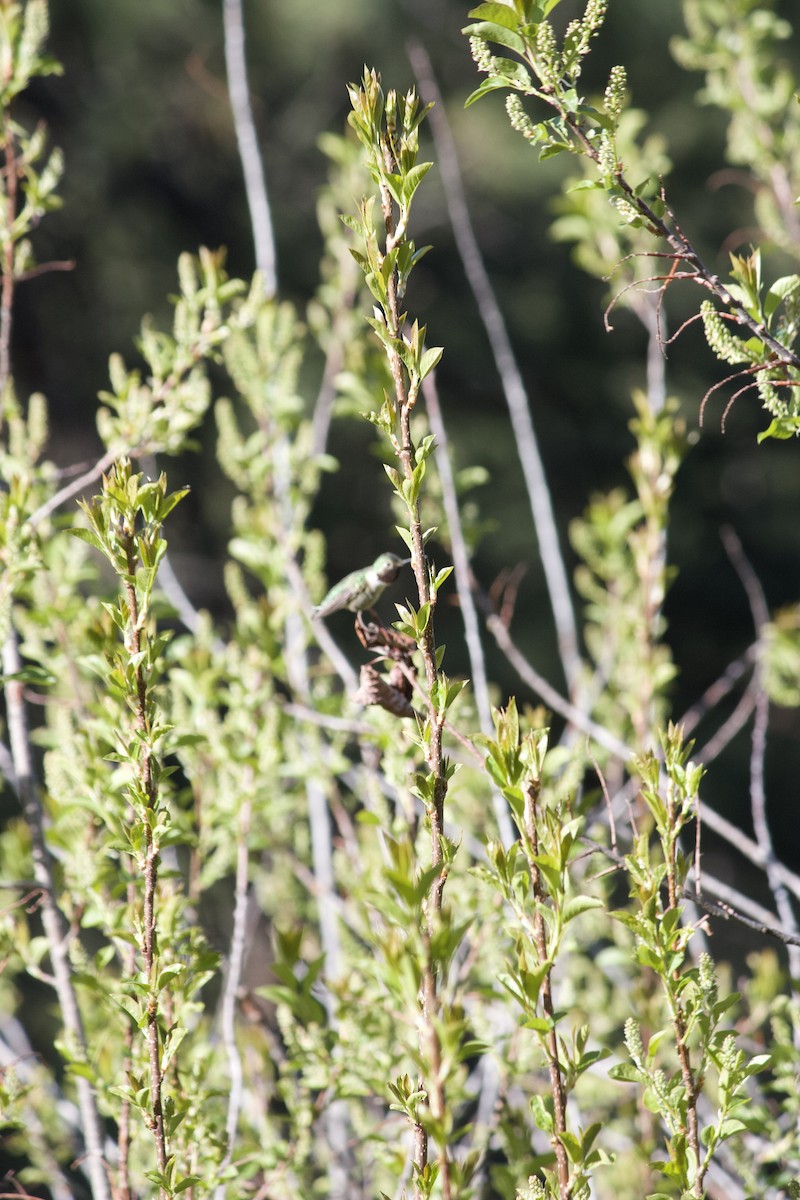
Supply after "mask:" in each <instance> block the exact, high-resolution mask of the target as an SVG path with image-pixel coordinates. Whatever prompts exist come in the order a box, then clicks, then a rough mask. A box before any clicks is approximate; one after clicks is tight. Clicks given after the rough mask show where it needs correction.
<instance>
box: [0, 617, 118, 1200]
mask: <svg viewBox="0 0 800 1200" xmlns="http://www.w3.org/2000/svg"><path fill="white" fill-rule="evenodd" d="M21 669H22V662H21V659H20V655H19V649H18V647H17V639H16V635H15V634H14V633H13V632H12V633H10V634H9V635H8V637H7V639H6V642H5V645H4V647H3V673H4V675H6V676H7V677H11V678H7V680H6V683H5V698H6V721H7V724H8V735H9V743H10V746H11V756H12V760H13V765H14V776H15V778H16V781H17V795H18V797H19V801H20V804H21V806H22V812H23V816H24V817H25V820H26V822H27V824H28V828H29V829H30V834H31V853H32V858H33V874H34V878H35V880H36V883H37V885H38V886H39V887H40V888H41V889H42V900H41V918H42V925H43V927H44V932H45V936H46V938H47V944H48V949H49V952H50V962H51V965H52V972H53V986H54V987H55V990H56V994H57V995H58V1003H59V1009H60V1011H61V1017H62V1020H63V1022H64V1032H65V1035H66V1037H67V1038H68V1040H69V1044H70V1047H71V1051H72V1054H73V1056H74V1057H76V1058H77V1059H78V1060H80V1059H81V1058H83V1059H84V1061H86V1060H87V1057H88V1056H87V1046H86V1035H85V1032H84V1027H83V1018H82V1016H81V1012H80V1008H79V1007H78V997H77V995H76V992H75V987H74V985H73V981H72V968H71V964H70V957H69V934H68V930H67V927H66V923H65V921H64V918H63V916H62V914H61V911H60V910H59V908H58V905H57V904H56V900H55V888H54V884H53V862H52V857H51V855H50V851H49V849H48V847H47V843H46V841H45V830H44V813H43V811H42V807H41V804H40V802H39V795H38V789H37V786H36V779H35V775H34V767H33V755H32V753H31V743H30V737H29V733H28V720H27V715H26V712H25V700H24V695H23V684H22V683H21V682H20V680H19V679H15V678H13V676H15V675H18V674H19V672H20V671H21ZM75 1089H76V1092H77V1096H78V1107H79V1110H80V1114H81V1129H82V1132H83V1137H84V1140H85V1145H86V1153H85V1156H84V1162H85V1168H86V1174H87V1177H88V1179H89V1183H90V1186H91V1189H92V1197H93V1200H111V1189H110V1187H109V1182H108V1178H107V1175H106V1169H105V1158H104V1154H103V1126H102V1122H101V1120H100V1113H99V1111H98V1108H97V1102H96V1099H95V1094H94V1089H93V1087H92V1084H91V1082H90V1081H89V1080H88V1079H87V1078H86V1077H85V1076H83V1075H81V1074H80V1073H76V1074H75Z"/></svg>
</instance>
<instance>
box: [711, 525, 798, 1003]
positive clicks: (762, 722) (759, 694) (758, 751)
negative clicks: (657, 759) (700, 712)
mask: <svg viewBox="0 0 800 1200" xmlns="http://www.w3.org/2000/svg"><path fill="white" fill-rule="evenodd" d="M721 536H722V542H723V545H724V546H725V549H726V551H727V554H728V558H729V559H730V560H731V563H732V564H733V568H734V570H735V571H736V574H737V575H738V576H739V579H740V580H741V583H742V587H743V588H744V590H745V592H746V594H747V599H748V601H749V603H750V612H751V614H752V618H753V624H754V626H755V631H756V637H757V638H758V639H759V641H760V640H761V639H762V638H763V636H764V629H765V628H766V626H767V624H768V623H769V609H768V607H767V601H766V597H765V596H764V591H763V589H762V587H761V584H760V582H759V580H758V576H757V575H756V573H755V571H754V570H753V567H752V565H751V563H750V562H749V560H748V558H747V556H746V555H745V553H744V550H743V548H742V544H741V542H740V541H739V538H738V537H737V536H736V534H735V533H734V531H733V530H732V529H731V528H729V527H727V526H726V527H725V528H723V529H722V530H721ZM754 682H755V684H756V697H755V719H754V722H753V739H752V749H751V753H750V811H751V813H752V817H753V829H754V830H755V835H756V841H757V842H758V845H759V847H760V848H761V852H762V854H763V856H764V869H765V871H766V874H767V882H768V883H769V887H770V891H771V892H772V895H773V896H774V898H775V907H776V908H777V910H778V913H779V914H780V918H781V924H782V925H783V926H784V928H786V929H791V930H792V932H793V933H796V932H797V921H796V919H795V915H794V910H793V908H792V903H791V900H790V899H789V895H788V892H787V891H786V888H785V887H784V886H783V883H782V882H781V880H780V879H778V878H777V876H776V874H775V864H776V862H777V859H776V857H775V848H774V846H773V843H772V834H771V833H770V828H769V821H768V819H767V797H766V789H765V786H764V757H765V753H766V744H767V726H768V723H769V696H768V695H767V693H766V691H765V689H764V668H763V662H762V658H761V655H760V654H759V653H757V654H756V665H755V672H754ZM789 967H790V970H791V973H792V976H793V978H795V979H797V978H798V976H800V952H799V951H798V949H797V948H796V947H790V948H789Z"/></svg>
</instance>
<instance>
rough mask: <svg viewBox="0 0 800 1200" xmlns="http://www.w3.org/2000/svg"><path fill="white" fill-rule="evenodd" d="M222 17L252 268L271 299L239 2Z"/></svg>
mask: <svg viewBox="0 0 800 1200" xmlns="http://www.w3.org/2000/svg"><path fill="white" fill-rule="evenodd" d="M222 16H223V22H224V28H225V70H226V72H227V75H228V91H229V93H230V100H231V112H232V114H233V123H234V126H235V127H236V141H237V143H238V146H239V158H240V159H241V162H242V170H243V172H244V184H245V191H246V192H247V203H248V206H249V209H250V224H251V226H252V229H253V241H254V243H255V251H256V265H257V267H258V269H259V271H260V272H261V274H262V275H263V276H264V290H265V292H266V294H267V295H268V296H274V295H275V293H276V292H277V290H278V276H277V265H276V264H277V255H276V252H275V235H274V233H273V229H272V212H271V209H270V203H269V194H268V192H267V183H266V179H265V177H264V164H263V162H262V159H261V151H260V150H259V148H258V137H257V135H256V127H255V122H254V121H253V110H252V107H251V105H250V89H249V87H248V85H247V60H246V58H245V40H244V16H243V13H242V0H223V6H222Z"/></svg>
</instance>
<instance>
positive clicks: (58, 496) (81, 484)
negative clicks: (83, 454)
mask: <svg viewBox="0 0 800 1200" xmlns="http://www.w3.org/2000/svg"><path fill="white" fill-rule="evenodd" d="M116 458H117V454H116V452H115V451H112V450H107V451H106V453H105V454H104V455H103V456H102V457H101V458H99V459H98V460H97V462H96V463H94V465H93V466H91V467H89V468H88V470H86V471H84V473H83V474H82V475H79V476H78V478H77V479H73V480H72V482H71V483H66V484H65V485H64V487H62V488H60V489H59V490H58V491H57V492H56V493H55V494H54V495H52V496H51V497H50V499H49V500H45V502H44V504H42V505H40V506H39V508H37V509H36V511H35V512H32V513H31V515H30V516H29V517H28V524H29V525H31V526H33V527H35V526H36V525H38V524H39V522H40V521H43V520H44V519H45V517H49V516H50V514H51V513H53V512H55V511H56V509H57V508H60V506H61V505H62V504H66V502H67V500H72V498H73V497H74V496H80V494H81V493H82V492H84V491H85V490H86V489H87V488H88V487H91V485H92V484H93V483H96V482H97V480H98V479H99V478H100V476H101V475H102V474H103V472H104V471H107V470H108V468H109V467H110V466H111V464H112V463H113V462H114V461H115V459H116Z"/></svg>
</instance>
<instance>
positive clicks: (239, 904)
mask: <svg viewBox="0 0 800 1200" xmlns="http://www.w3.org/2000/svg"><path fill="white" fill-rule="evenodd" d="M252 807H253V805H252V798H251V796H250V795H249V794H245V795H244V796H243V798H242V803H241V806H240V808H239V827H238V830H237V834H236V883H235V887H234V894H235V900H234V907H233V931H232V933H231V949H230V954H229V956H228V964H227V970H226V972H225V984H224V987H223V992H222V1002H221V1005H220V1029H221V1033H222V1042H223V1045H224V1046H225V1052H226V1054H227V1056H228V1070H229V1072H230V1089H229V1091H228V1111H227V1115H226V1118H225V1138H226V1143H227V1144H226V1147H225V1157H224V1158H223V1160H222V1163H221V1164H220V1173H222V1171H223V1170H225V1168H226V1167H228V1166H229V1165H230V1163H231V1162H232V1160H233V1152H234V1148H235V1146H236V1133H237V1129H238V1125H239V1113H240V1111H241V1107H242V1097H243V1095H244V1070H243V1068H242V1060H241V1058H240V1056H239V1050H238V1047H237V1045H236V1000H237V995H238V991H239V984H240V982H241V978H242V971H243V969H244V958H245V947H246V941H247V939H246V931H247V926H248V913H249V909H250V906H251V903H252V890H251V888H250V847H249V844H248V839H249V836H250V817H251V814H252ZM224 1194H225V1187H224V1185H223V1184H221V1185H220V1186H219V1187H218V1188H217V1191H216V1195H217V1196H218V1197H220V1198H221V1197H222V1196H224Z"/></svg>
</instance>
